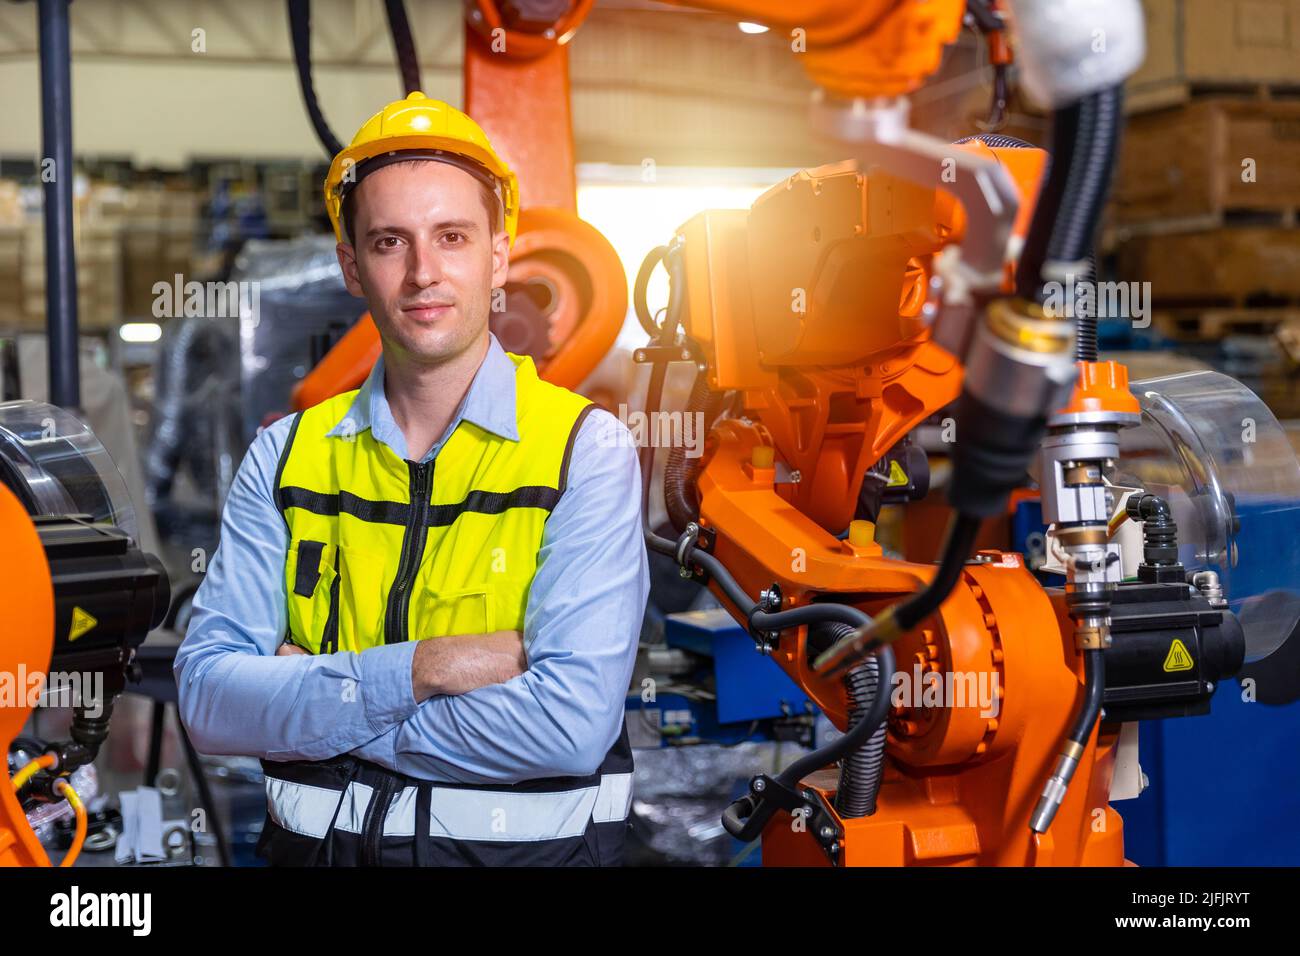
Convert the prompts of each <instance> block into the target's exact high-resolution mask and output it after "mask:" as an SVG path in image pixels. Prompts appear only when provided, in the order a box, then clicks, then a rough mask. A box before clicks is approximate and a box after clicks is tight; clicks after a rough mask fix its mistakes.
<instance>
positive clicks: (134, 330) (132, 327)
mask: <svg viewBox="0 0 1300 956" xmlns="http://www.w3.org/2000/svg"><path fill="white" fill-rule="evenodd" d="M117 334H118V335H120V336H121V337H122V341H123V342H157V341H158V340H159V339H160V338H162V326H161V325H159V324H158V323H157V322H123V323H122V327H121V328H120V329H118V331H117Z"/></svg>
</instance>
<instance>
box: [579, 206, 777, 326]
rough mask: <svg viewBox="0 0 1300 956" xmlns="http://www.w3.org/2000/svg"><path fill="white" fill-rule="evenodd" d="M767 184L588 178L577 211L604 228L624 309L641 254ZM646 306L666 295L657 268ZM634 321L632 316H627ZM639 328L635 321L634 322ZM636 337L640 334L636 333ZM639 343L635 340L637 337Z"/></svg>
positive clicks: (664, 278) (663, 278) (662, 276)
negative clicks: (617, 266) (621, 279)
mask: <svg viewBox="0 0 1300 956" xmlns="http://www.w3.org/2000/svg"><path fill="white" fill-rule="evenodd" d="M767 188H768V187H767V186H760V185H752V186H749V185H744V186H741V185H736V186H718V185H699V186H685V185H677V184H673V183H663V182H660V183H647V184H645V185H639V184H600V185H595V184H588V185H584V186H579V187H578V215H579V216H580V217H581V218H583V219H585V220H586V221H587V222H589V223H591V224H592V225H593V226H595V227H596V228H597V229H599V230H600V231H601V233H603V234H604V236H605V238H606V239H608V240H609V242H610V244H611V245H612V246H613V247H614V251H616V252H617V253H618V257H619V259H621V260H622V262H623V269H624V271H625V272H626V273H627V288H628V313H629V315H631V314H632V311H631V304H632V284H633V283H634V282H635V281H636V274H637V270H638V269H640V268H641V260H643V259H644V258H645V257H646V253H648V252H649V251H650V250H651V249H653V248H654V247H655V246H660V245H666V244H667V243H668V242H669V241H670V240H671V239H672V237H673V233H674V232H676V231H677V228H678V227H679V226H681V225H682V224H683V223H684V222H686V221H687V220H688V219H690V218H691V217H692V216H694V215H695V214H696V213H698V212H702V211H704V210H705V209H748V208H749V207H750V206H752V205H753V204H754V200H755V199H757V198H758V197H759V196H760V195H761V194H762V193H763V192H764V191H765V190H766V189H767ZM646 300H647V301H648V302H649V303H650V307H651V309H654V308H657V307H658V306H659V305H662V304H663V303H664V302H666V301H667V300H668V278H667V276H666V275H665V274H664V271H663V269H656V270H655V273H654V277H653V278H652V279H651V280H650V287H649V289H648V290H647V292H646ZM632 324H633V325H635V324H636V319H635V318H633V319H632ZM637 328H638V329H639V326H637ZM640 337H641V339H644V338H645V335H644V334H643V333H642V334H641V336H640ZM638 344H640V343H638Z"/></svg>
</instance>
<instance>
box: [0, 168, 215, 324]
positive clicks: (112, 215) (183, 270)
mask: <svg viewBox="0 0 1300 956" xmlns="http://www.w3.org/2000/svg"><path fill="white" fill-rule="evenodd" d="M23 192H24V191H23V190H20V189H19V187H18V185H17V184H16V183H13V182H10V181H4V180H0V333H4V332H8V331H13V330H28V331H36V330H39V329H42V328H44V327H45V321H46V319H45V313H46V282H45V270H46V258H45V227H44V222H43V220H42V218H41V210H40V198H39V192H38V191H37V189H36V188H35V187H28V188H27V190H26V193H27V201H26V202H25V203H24V202H23V201H22V193H23ZM199 207H200V197H199V195H198V194H197V193H195V192H193V191H188V190H164V189H161V188H155V187H151V186H150V187H141V188H126V189H124V188H122V187H119V186H111V185H101V184H95V185H92V186H90V187H89V188H88V189H86V190H85V191H84V192H83V193H82V194H80V195H78V196H77V198H76V201H75V207H74V218H73V242H74V249H75V255H76V264H77V319H78V324H79V326H80V327H81V328H82V329H83V330H85V331H88V332H105V331H108V330H110V329H113V328H115V327H116V326H117V325H118V324H119V323H121V322H122V321H126V320H131V319H149V318H152V317H153V301H154V299H155V295H154V293H153V286H154V284H155V283H156V282H159V281H162V282H166V283H167V284H168V285H169V286H171V285H172V284H173V282H174V277H175V275H176V274H177V273H180V274H182V275H183V276H185V277H186V278H187V279H188V278H190V277H191V276H190V273H191V271H192V269H193V265H192V263H193V251H192V250H193V245H194V236H195V232H196V228H197V225H198V216H199Z"/></svg>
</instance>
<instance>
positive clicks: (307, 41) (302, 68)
mask: <svg viewBox="0 0 1300 956" xmlns="http://www.w3.org/2000/svg"><path fill="white" fill-rule="evenodd" d="M288 4H289V36H290V37H291V38H292V40H293V62H294V65H295V66H296V67H297V68H298V86H299V88H300V89H301V90H302V101H303V105H305V106H306V107H307V117H308V119H310V120H311V126H312V129H314V130H315V131H316V138H317V139H319V140H320V143H321V145H322V146H323V147H325V153H326V155H328V156H329V158H330V159H331V160H332V159H333V158H334V157H335V156H337V155H338V154H339V153H341V152H342V151H343V144H342V143H340V142H339V139H338V137H337V136H335V135H334V131H333V130H332V129H330V125H329V123H327V122H325V114H324V113H322V112H321V110H320V103H319V102H318V101H317V99H316V87H315V85H314V84H313V82H312V78H311V0H288Z"/></svg>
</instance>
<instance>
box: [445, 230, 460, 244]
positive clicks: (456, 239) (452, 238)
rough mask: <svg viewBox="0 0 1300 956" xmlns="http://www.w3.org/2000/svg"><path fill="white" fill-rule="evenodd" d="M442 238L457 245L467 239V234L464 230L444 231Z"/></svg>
mask: <svg viewBox="0 0 1300 956" xmlns="http://www.w3.org/2000/svg"><path fill="white" fill-rule="evenodd" d="M442 238H443V239H445V240H447V241H448V242H450V243H451V244H452V245H453V246H457V245H460V244H461V243H462V242H464V241H465V234H464V233H463V232H445V233H443V235H442Z"/></svg>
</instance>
